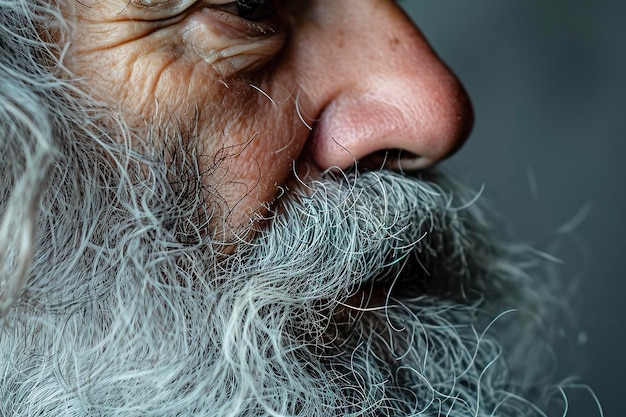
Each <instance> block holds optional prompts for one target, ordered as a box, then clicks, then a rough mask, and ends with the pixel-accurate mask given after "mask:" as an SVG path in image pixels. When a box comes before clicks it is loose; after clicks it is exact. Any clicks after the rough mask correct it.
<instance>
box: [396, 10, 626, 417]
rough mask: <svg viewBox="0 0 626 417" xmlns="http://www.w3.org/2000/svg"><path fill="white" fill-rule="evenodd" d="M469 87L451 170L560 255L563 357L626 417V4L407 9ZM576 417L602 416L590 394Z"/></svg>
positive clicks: (578, 402)
mask: <svg viewBox="0 0 626 417" xmlns="http://www.w3.org/2000/svg"><path fill="white" fill-rule="evenodd" d="M401 5H402V6H403V7H404V8H405V9H406V10H407V12H408V13H409V14H410V15H411V16H412V17H413V19H414V20H415V21H416V22H417V23H418V25H419V27H420V28H421V30H422V31H423V32H424V34H425V35H426V37H427V38H428V39H429V40H430V42H431V44H432V45H433V47H434V48H435V50H437V51H438V53H439V55H440V56H441V57H442V58H443V60H444V61H446V62H447V63H448V65H449V66H450V67H451V68H452V70H453V71H454V72H455V73H456V74H457V75H458V76H459V78H460V79H461V80H462V82H463V83H464V85H465V87H466V88H467V90H468V92H469V94H470V96H471V97H472V101H473V103H474V108H475V111H476V125H475V128H474V132H473V133H472V136H471V137H470V140H469V142H468V143H467V144H466V145H465V147H464V148H463V149H462V150H461V151H460V152H459V153H458V154H457V155H455V156H454V157H452V158H451V159H450V160H449V161H448V162H446V163H445V164H444V167H445V169H446V170H447V171H452V172H453V173H455V174H456V175H457V176H458V177H460V178H461V179H463V180H465V181H466V182H468V183H470V184H471V185H473V186H474V187H475V188H480V187H481V186H483V185H484V186H485V192H484V195H485V196H486V198H487V199H488V200H489V201H490V202H491V203H492V205H493V206H494V207H496V208H497V210H498V211H499V212H500V214H501V215H502V224H503V225H505V226H504V228H505V229H506V232H507V233H511V234H514V235H515V236H516V237H519V238H521V239H522V240H524V241H526V242H528V243H529V244H531V245H532V246H533V247H536V248H539V249H542V250H546V251H548V252H549V253H551V254H553V255H555V256H556V257H558V258H560V259H561V260H562V261H563V263H562V264H559V265H556V266H557V268H558V270H559V272H560V274H561V275H562V276H564V278H565V279H566V280H568V282H570V283H571V289H572V291H574V292H575V297H574V303H573V305H574V308H575V312H576V321H575V322H574V323H573V325H572V324H569V325H567V323H565V324H564V325H563V330H562V331H561V334H559V335H558V344H557V355H558V356H559V357H560V359H562V360H563V361H562V363H566V364H567V366H568V367H569V368H568V372H566V373H569V374H573V375H574V376H577V377H578V378H577V379H576V381H577V382H580V383H584V384H587V385H589V386H590V387H591V388H592V389H593V390H594V392H595V393H596V394H597V396H598V397H599V399H600V402H601V404H602V407H603V410H604V415H605V416H609V417H610V416H621V415H625V414H626V413H624V411H623V410H621V408H623V405H622V404H621V402H622V400H623V398H622V397H621V396H622V395H624V394H622V392H621V391H622V380H621V376H622V375H626V358H625V355H626V329H625V325H624V322H625V321H626V300H625V299H624V296H623V294H624V293H625V292H626V276H625V274H624V273H623V271H622V265H621V264H620V262H621V261H625V260H626V252H625V251H624V244H623V241H624V240H626V224H625V222H624V221H623V219H622V214H623V213H626V196H625V195H624V194H622V192H624V187H623V184H622V182H623V181H624V180H625V179H626V163H624V162H620V159H621V158H622V155H625V156H626V117H625V116H626V114H625V110H626V24H625V23H624V21H625V18H626V2H624V1H620V0H604V1H598V0H596V1H592V0H567V1H566V0H550V1H545V0H525V1H518V2H505V1H493V0H472V1H459V0H437V1H428V2H427V1H418V0H407V1H404V2H402V3H401ZM566 391H567V394H568V397H569V400H570V409H569V412H568V413H567V416H570V417H593V416H599V415H600V414H599V412H598V411H597V407H595V406H594V401H593V398H592V397H591V396H590V394H589V393H588V392H587V391H585V390H583V389H573V388H572V389H568V390H566Z"/></svg>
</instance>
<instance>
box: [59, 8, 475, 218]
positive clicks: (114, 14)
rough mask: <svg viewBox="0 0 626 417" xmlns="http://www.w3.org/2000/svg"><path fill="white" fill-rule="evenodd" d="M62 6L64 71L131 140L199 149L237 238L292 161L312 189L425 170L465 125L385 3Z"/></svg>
mask: <svg viewBox="0 0 626 417" xmlns="http://www.w3.org/2000/svg"><path fill="white" fill-rule="evenodd" d="M70 3H71V6H67V9H66V14H68V15H70V18H71V20H74V19H75V21H76V30H75V31H74V32H73V33H72V35H71V48H70V50H69V54H68V55H69V56H68V58H69V59H68V61H67V64H68V66H69V68H70V70H71V71H73V72H74V73H75V74H76V75H77V76H80V77H85V78H86V80H87V85H88V88H90V89H92V91H91V93H93V94H94V95H95V96H96V97H98V98H100V99H102V100H103V101H105V102H107V103H109V104H112V105H113V106H119V107H120V108H121V109H122V111H123V113H124V115H125V117H126V120H127V121H128V122H129V123H130V124H131V126H132V127H133V128H134V129H136V131H138V132H141V131H142V130H143V129H145V127H146V126H154V125H158V126H164V127H165V128H164V129H167V128H168V127H169V128H170V129H171V128H174V129H180V130H181V132H182V134H183V136H187V137H190V138H195V139H197V140H199V141H200V144H201V147H202V150H203V151H202V152H203V155H202V158H201V161H200V162H201V164H203V165H204V168H207V169H209V168H214V169H213V170H212V171H211V175H208V176H206V177H205V178H204V181H205V182H207V183H208V185H209V186H211V187H213V188H214V189H215V190H216V191H217V192H216V194H217V195H218V196H219V200H220V201H218V203H219V206H220V209H221V212H222V214H223V217H222V218H221V219H220V221H223V220H225V221H227V223H228V224H229V225H230V226H233V227H234V228H235V229H238V228H240V227H241V226H243V225H246V224H247V223H249V221H250V219H251V218H252V217H253V215H254V213H258V212H259V210H260V209H261V208H262V207H267V205H268V204H269V203H271V202H272V201H273V199H274V198H275V196H276V195H277V192H278V190H279V188H280V187H281V186H283V185H284V184H285V181H286V179H287V178H288V176H289V175H290V172H292V169H293V168H294V162H295V167H296V171H297V172H298V174H299V175H300V176H302V177H306V176H307V175H308V176H309V177H313V178H315V177H316V172H319V171H323V170H326V169H328V168H332V167H338V168H341V169H347V168H350V167H352V166H353V165H354V164H355V162H357V161H360V162H361V163H362V164H368V165H369V167H370V168H371V167H377V168H379V167H382V166H383V165H386V166H387V167H391V168H397V167H401V168H403V169H405V170H406V169H409V170H411V169H416V168H423V167H426V166H428V165H430V164H432V163H434V162H436V161H438V160H439V159H441V158H443V157H445V156H446V155H448V154H449V153H451V152H452V151H454V150H455V149H456V148H457V147H458V146H460V144H461V142H462V141H463V140H464V138H465V137H466V135H467V134H468V131H469V129H470V126H471V119H472V116H471V109H470V106H469V102H468V99H467V97H466V95H465V93H464V92H463V89H462V87H461V86H460V84H459V83H458V81H457V80H456V78H455V77H454V76H453V75H452V74H451V73H450V72H449V71H448V69H447V68H446V67H445V66H444V64H443V63H442V62H441V61H439V59H438V58H437V56H436V55H435V54H434V52H433V51H432V50H431V48H430V47H429V45H428V44H427V42H426V40H425V39H424V38H423V37H422V35H421V34H420V32H419V31H418V29H417V28H416V27H415V26H414V25H413V23H412V22H411V21H410V20H409V19H408V18H407V16H406V15H405V14H404V13H403V12H402V11H401V10H400V8H399V7H398V6H397V5H396V4H395V2H393V1H387V0H340V1H337V0H285V1H273V0H267V1H262V0H260V1H258V0H257V1H252V0H248V1H233V2H229V1H225V0H203V1H194V0H171V1H170V0H167V1H149V0H132V1H129V0H108V1H93V0H88V1H87V2H70ZM201 169H202V168H201Z"/></svg>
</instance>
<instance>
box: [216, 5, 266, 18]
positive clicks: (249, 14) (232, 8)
mask: <svg viewBox="0 0 626 417" xmlns="http://www.w3.org/2000/svg"><path fill="white" fill-rule="evenodd" d="M270 3H271V1H270V0H237V1H232V2H230V3H226V4H222V5H219V6H213V7H215V8H216V9H220V10H222V11H225V12H227V13H231V14H233V15H235V16H237V17H239V18H241V19H246V20H249V21H252V22H256V21H259V20H262V19H263V18H265V17H267V14H268V12H269V7H268V6H269V4H270Z"/></svg>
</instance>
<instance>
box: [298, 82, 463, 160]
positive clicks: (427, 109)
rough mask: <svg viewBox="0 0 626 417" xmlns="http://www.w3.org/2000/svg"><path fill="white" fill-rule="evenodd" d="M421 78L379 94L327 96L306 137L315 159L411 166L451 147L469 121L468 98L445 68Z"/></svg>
mask: <svg viewBox="0 0 626 417" xmlns="http://www.w3.org/2000/svg"><path fill="white" fill-rule="evenodd" d="M398 80H399V81H402V83H407V84H409V85H411V84H412V82H411V80H410V79H409V80H406V79H405V80H402V79H396V81H398ZM381 82H382V80H381ZM402 83H396V84H402ZM426 84H428V83H425V82H424V80H423V79H422V80H421V82H420V85H421V87H416V86H415V84H413V85H412V86H411V87H410V88H403V86H402V85H396V86H388V88H386V89H384V90H383V91H380V92H378V94H371V93H366V94H360V95H353V96H352V95H346V96H342V97H338V98H337V99H336V100H334V101H333V102H331V103H330V104H329V105H328V106H327V107H326V108H325V109H324V111H323V112H322V114H321V117H320V119H319V120H318V123H317V125H316V126H315V129H314V132H313V136H312V139H311V144H310V145H311V147H310V149H311V154H312V157H313V159H314V161H315V162H316V164H317V165H318V166H319V167H320V168H321V169H324V170H325V169H329V168H333V167H337V168H341V169H348V168H350V167H352V166H354V165H355V163H358V164H359V165H360V166H366V167H368V168H382V167H386V168H390V169H400V170H416V169H421V168H426V167H428V166H430V165H433V164H435V163H437V162H438V161H440V160H441V159H443V158H445V157H447V156H449V155H450V154H452V153H453V152H455V151H456V150H457V149H458V148H460V147H461V145H462V144H463V143H464V142H465V140H466V138H467V137H468V135H469V133H470V131H471V129H472V126H473V110H472V106H471V104H470V101H469V98H468V96H467V94H466V93H465V91H464V89H463V87H462V86H461V85H460V84H459V83H458V81H457V80H456V79H455V78H454V77H453V76H451V75H449V74H448V75H446V76H445V77H443V78H438V79H436V80H435V82H434V83H433V82H430V83H429V84H430V85H426ZM414 90H418V91H414Z"/></svg>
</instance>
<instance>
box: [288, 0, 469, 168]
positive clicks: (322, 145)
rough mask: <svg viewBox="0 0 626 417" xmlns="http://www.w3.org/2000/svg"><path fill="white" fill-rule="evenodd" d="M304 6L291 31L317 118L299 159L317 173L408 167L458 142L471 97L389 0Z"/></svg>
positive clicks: (320, 1)
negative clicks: (312, 163) (366, 167)
mask: <svg viewBox="0 0 626 417" xmlns="http://www.w3.org/2000/svg"><path fill="white" fill-rule="evenodd" d="M310 3H311V4H310V8H309V10H308V13H307V17H306V23H304V24H303V25H302V24H301V25H300V28H301V29H299V30H300V32H299V33H297V34H296V35H295V36H296V39H297V48H296V49H297V50H298V51H301V52H299V53H298V54H299V55H298V56H297V59H298V62H299V64H300V65H301V67H300V68H301V72H302V73H303V74H304V75H303V78H301V80H300V86H301V87H302V88H303V90H304V92H305V93H306V95H307V96H308V97H309V99H310V100H311V101H312V105H313V109H312V110H313V112H314V113H315V115H316V118H315V123H314V125H313V131H312V133H311V135H310V138H309V141H308V143H307V145H306V146H307V147H306V149H305V153H306V154H307V155H305V156H306V157H307V158H309V159H312V160H313V161H315V163H316V165H317V166H318V167H319V168H320V169H322V170H326V169H329V168H333V167H338V168H341V169H348V168H350V167H352V166H354V164H355V163H356V162H358V163H359V164H367V165H374V166H379V167H380V166H382V165H385V166H386V167H388V168H395V169H403V170H413V169H420V168H424V167H427V166H429V165H432V164H434V163H435V162H437V161H439V160H441V159H442V158H444V157H446V156H448V155H450V154H451V153H452V152H454V151H455V150H456V149H458V148H459V147H460V146H461V145H462V143H463V142H464V141H465V139H466V137H467V135H468V134H469V132H470V130H471V128H472V124H473V113H472V108H471V104H470V101H469V98H468V97H467V94H466V93H465V91H464V89H463V87H462V85H461V84H460V82H459V81H458V80H457V78H456V77H455V76H454V75H453V74H452V73H451V72H450V70H449V69H448V68H447V67H446V66H445V64H444V63H443V62H441V60H440V59H439V58H438V57H437V55H436V54H435V52H434V51H433V50H432V48H431V47H430V46H429V44H428V43H427V41H426V40H425V38H424V37H423V36H422V34H421V33H420V32H419V30H418V29H417V27H415V25H413V23H412V22H411V20H410V19H409V18H408V17H407V16H406V15H405V14H404V12H403V11H402V10H401V9H400V8H399V7H398V6H397V5H396V4H395V2H393V1H391V0H340V1H338V0H316V1H312V2H310ZM370 167H371V166H370Z"/></svg>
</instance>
